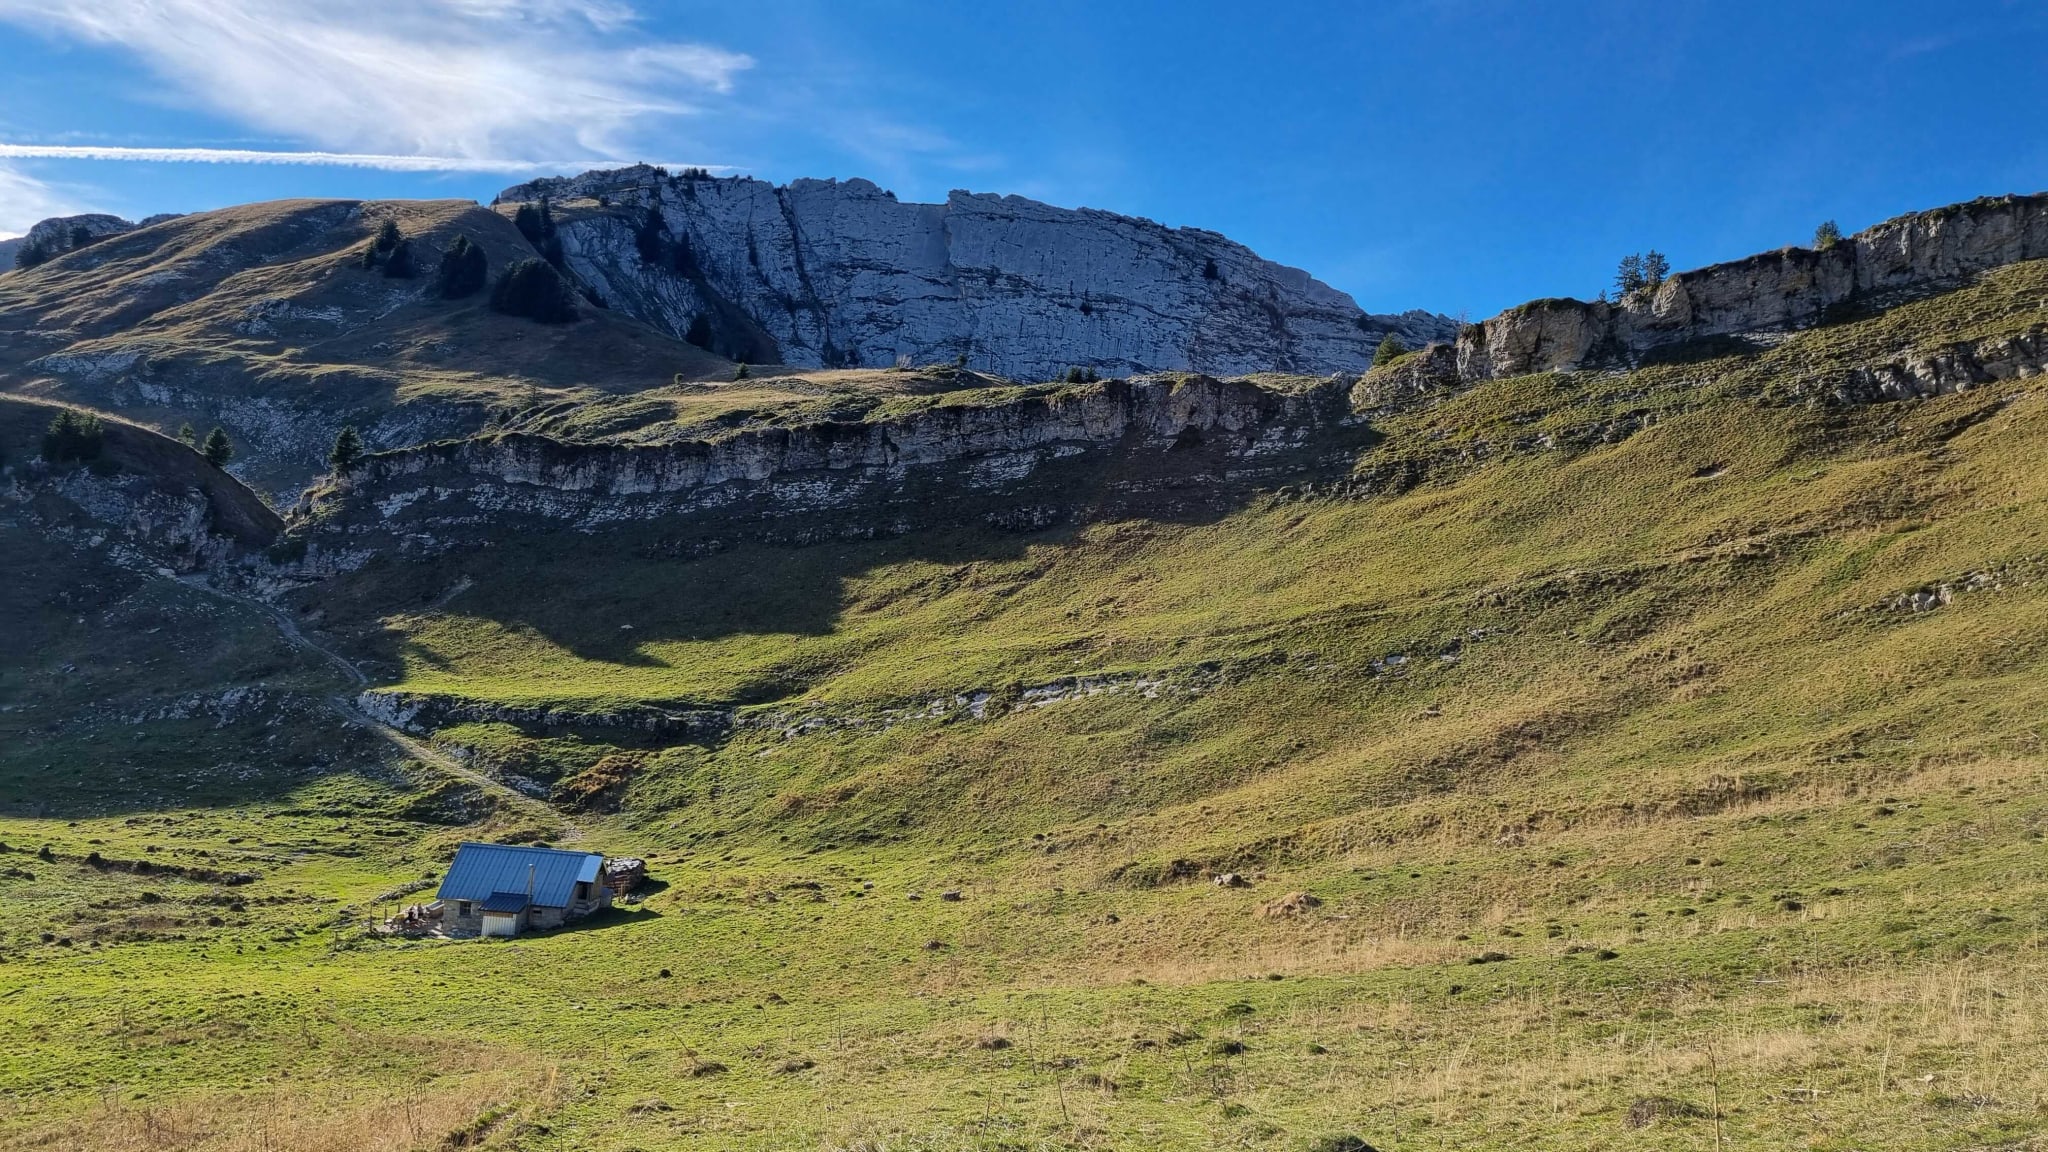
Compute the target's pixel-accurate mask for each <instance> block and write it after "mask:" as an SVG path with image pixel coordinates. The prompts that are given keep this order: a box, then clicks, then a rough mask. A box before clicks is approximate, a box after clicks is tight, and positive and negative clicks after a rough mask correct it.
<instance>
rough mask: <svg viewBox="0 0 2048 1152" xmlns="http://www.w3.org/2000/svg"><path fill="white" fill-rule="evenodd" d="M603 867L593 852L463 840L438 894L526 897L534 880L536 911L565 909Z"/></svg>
mask: <svg viewBox="0 0 2048 1152" xmlns="http://www.w3.org/2000/svg"><path fill="white" fill-rule="evenodd" d="M603 867H604V857H602V856H599V855H597V854H596V853H594V852H564V851H562V850H561V849H559V848H528V847H524V846H522V845H517V844H477V843H474V842H469V841H465V842H464V843H463V844H461V845H460V846H459V847H457V848H456V849H455V862H454V863H452V864H450V865H448V875H447V876H446V877H444V878H442V880H441V889H440V891H438V892H436V893H435V896H437V897H438V898H440V899H442V900H477V901H486V900H489V899H490V898H491V897H492V896H493V895H495V894H497V893H510V892H516V893H518V894H519V895H520V896H521V897H522V898H524V896H525V895H526V891H527V879H528V877H529V876H530V877H531V878H532V882H533V903H534V905H535V906H536V907H540V908H567V907H568V906H569V901H570V900H571V898H573V897H574V895H575V892H576V884H577V882H578V881H584V882H588V881H593V880H596V879H597V873H598V870H599V869H601V868H603Z"/></svg>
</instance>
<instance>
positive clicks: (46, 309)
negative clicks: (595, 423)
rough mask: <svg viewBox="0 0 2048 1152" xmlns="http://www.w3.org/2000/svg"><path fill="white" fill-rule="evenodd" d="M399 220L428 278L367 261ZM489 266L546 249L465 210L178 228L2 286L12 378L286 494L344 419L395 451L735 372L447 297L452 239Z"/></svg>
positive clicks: (2, 337)
mask: <svg viewBox="0 0 2048 1152" xmlns="http://www.w3.org/2000/svg"><path fill="white" fill-rule="evenodd" d="M386 221H391V222H394V223H396V224H397V225H398V226H399V228H400V229H401V231H402V232H403V234H404V235H405V236H406V237H407V238H409V239H410V240H411V241H412V244H413V250H414V261H415V264H416V265H417V267H418V269H419V271H418V274H417V275H416V276H415V277H413V278H410V279H393V278H389V277H387V276H385V275H384V273H383V272H382V271H381V270H379V269H374V268H373V269H365V268H362V267H360V266H359V257H360V255H361V252H362V250H363V249H364V248H365V247H367V246H368V245H369V244H370V243H371V241H372V239H373V238H374V237H375V236H376V235H377V232H378V230H379V229H380V228H381V227H382V226H383V224H384V223H385V222H386ZM458 235H461V236H467V237H469V238H470V240H471V241H472V242H473V243H475V244H478V245H479V246H481V247H482V248H483V250H484V252H485V254H486V256H487V257H488V261H489V267H490V270H491V272H492V273H493V274H495V273H496V272H497V271H499V270H502V269H503V268H506V267H508V266H509V265H510V264H512V263H514V262H516V261H518V260H521V259H527V258H531V257H533V256H535V255H536V253H535V252H534V250H533V248H532V246H531V245H529V244H528V243H527V242H526V240H525V238H524V237H522V236H521V235H520V234H519V232H518V231H517V230H516V229H514V228H513V227H512V225H511V223H510V222H509V221H507V220H506V219H504V218H503V217H501V216H499V215H498V214H496V213H493V212H490V211H487V210H485V209H482V208H479V207H477V206H476V205H475V204H473V203H471V202H469V201H452V200H451V201H369V202H360V201H339V200H292V201H278V202H272V203H264V204H249V205H242V206H239V207H235V208H226V209H221V210H219V211H214V212H201V213H196V214H194V215H190V216H181V217H178V218H176V219H173V220H168V221H165V222H162V223H159V224H155V225H151V226H150V227H147V228H141V229H137V230H136V231H134V232H129V233H124V234H122V235H119V236H115V237H112V238H109V239H107V240H104V241H101V242H99V243H98V244H95V245H93V246H91V247H88V248H84V249H80V250H77V251H74V252H68V253H66V254H64V255H62V256H60V257H58V258H56V259H54V260H52V261H50V262H49V263H47V264H44V265H42V266H40V267H38V268H35V269H33V270H29V271H23V272H17V273H12V274H9V275H8V276H6V277H5V278H0V386H4V387H6V388H8V389H9V390H13V391H21V392H29V393H33V394H38V395H44V396H52V397H58V398H62V399H66V400H70V401H73V402H78V403H85V404H89V405H92V406H96V407H100V408H105V409H108V410H111V411H117V412H120V413H122V414H123V415H126V416H128V417H129V418H131V419H135V420H138V421H141V422H143V423H146V424H149V425H151V426H153V427H155V428H157V429H158V430H159V431H166V432H168V431H175V430H176V429H177V428H178V426H179V425H180V424H181V423H183V422H191V423H193V424H195V425H197V426H198V427H199V428H200V429H201V430H202V431H204V430H205V429H206V428H207V427H209V426H211V425H213V424H216V423H217V424H222V425H224V426H225V427H226V428H227V429H228V431H229V433H230V434H231V435H232V436H233V437H234V438H235V439H236V441H237V442H239V443H240V444H241V445H242V446H243V456H242V461H241V463H240V464H239V465H238V466H237V468H236V471H237V473H238V474H240V475H242V476H244V477H245V478H246V479H248V480H250V481H251V482H252V483H254V484H255V485H256V486H257V487H259V488H261V489H264V490H266V491H270V492H273V493H275V494H277V495H279V496H281V497H289V496H290V495H293V494H296V492H297V490H298V488H299V487H302V486H303V485H304V484H305V482H306V481H307V480H308V479H310V478H311V477H312V476H314V475H316V474H317V473H318V472H320V471H322V470H323V468H322V465H323V462H324V454H325V446H326V445H327V444H329V443H331V442H332V440H333V437H334V434H335V432H336V431H337V430H338V429H339V428H340V426H341V425H342V424H343V423H349V422H353V423H355V424H357V425H359V426H361V427H362V428H364V429H365V430H366V431H367V432H369V434H370V435H371V437H372V440H373V443H375V444H377V445H379V446H386V447H389V446H396V445H398V444H404V443H413V442H416V441H417V440H419V439H422V438H433V437H435V436H443V435H456V434H461V433H464V432H468V431H473V430H474V429H476V428H477V427H480V426H481V425H482V424H483V423H484V422H485V420H487V419H489V418H490V417H491V416H492V414H493V413H497V412H503V411H506V410H516V409H523V408H531V407H535V406H538V405H540V404H542V403H547V402H561V401H564V400H588V399H591V398H595V397H598V396H602V395H605V394H610V393H618V392H632V391H638V390H643V389H649V388H657V387H663V386H666V385H668V384H669V383H670V382H671V381H672V380H674V379H675V378H676V377H677V376H679V375H680V376H681V377H683V378H685V379H689V378H695V377H699V376H706V375H708V376H711V377H713V378H724V377H725V376H727V375H729V374H730V373H731V370H732V369H731V366H730V365H729V364H727V363H726V362H725V361H723V360H721V359H719V358H717V357H715V356H711V355H710V354H708V353H705V352H702V351H700V350H699V349H696V348H693V347H691V346H690V345H687V344H684V343H681V342H680V341H676V340H671V339H669V338H668V337H666V336H663V335H661V334H660V333H657V332H655V331H653V330H652V329H649V328H647V327H645V326H644V325H640V324H637V323H635V322H633V321H630V320H626V319H623V318H621V317H619V316H616V315H614V314H612V313H610V312H607V311H604V310H602V309H598V308H593V307H589V306H586V307H584V308H583V309H582V312H583V317H582V319H580V320H578V321H577V322H576V323H573V324H563V325H539V324H534V323H532V322H530V321H526V320H521V319H516V318H513V317H509V316H503V315H500V314H498V313H495V312H493V311H491V310H490V308H489V307H488V303H487V300H488V295H489V293H488V290H486V291H483V292H479V293H477V294H476V295H473V296H469V297H467V298H465V299H461V300H452V301H451V300H442V299H440V298H439V296H438V295H437V293H436V291H435V287H434V285H435V279H434V277H435V270H436V268H437V267H438V263H439V260H440V255H441V252H442V251H443V249H445V248H446V247H447V246H448V245H449V244H451V243H453V242H454V239H455V237H456V236H458Z"/></svg>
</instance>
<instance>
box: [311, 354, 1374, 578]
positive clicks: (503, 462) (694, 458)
mask: <svg viewBox="0 0 2048 1152" xmlns="http://www.w3.org/2000/svg"><path fill="white" fill-rule="evenodd" d="M1345 393H1346V389H1345V386H1344V385H1343V384H1341V383H1338V382H1331V383H1328V384H1324V385H1318V386H1316V387H1312V388H1309V389H1306V390H1302V391H1292V392H1283V391H1276V390H1270V389H1266V388H1261V387H1258V386H1256V385H1253V384H1250V383H1246V382H1242V381H1219V380H1215V379H1211V378H1209V377H1204V376H1194V377H1180V378H1166V377H1154V378H1147V379H1138V380H1113V381H1106V382H1103V383H1100V384H1091V385H1077V386H1066V387H1043V388H1038V389H1033V390H1028V391H1025V392H1023V393H1022V394H1021V395H1019V396H1018V397H1016V398H1014V399H1011V400H1009V401H1007V402H1002V403H983V404H976V405H967V404H946V403H938V404H935V405H933V406H931V407H928V408H925V409H922V410H920V411H916V412H913V413H910V414H908V415H903V416H898V417H895V418H892V419H887V420H879V421H873V422H859V423H836V422H826V423H818V424H808V425H802V426H797V427H791V428H771V429H759V430H749V431H745V432H740V433H736V434H734V435H732V436H729V437H726V438H724V439H718V440H699V441H690V442H686V443H678V444H664V445H624V444H566V443H563V442H561V441H557V440H553V439H549V438H547V437H543V436H534V435H526V434H507V435H502V436H495V437H485V438H475V439H469V440H460V441H451V442H447V443H441V444H429V445H424V446H421V447H417V448H408V449H403V450H400V451H396V452H386V453H380V454H377V455H374V456H371V457H368V458H366V459H365V460H364V461H363V462H362V463H360V464H359V465H357V466H356V467H355V468H354V469H352V470H350V472H349V473H348V475H347V477H346V478H345V479H344V480H343V481H342V482H341V483H340V484H339V485H337V486H335V487H333V488H330V489H328V490H326V491H324V492H322V493H319V494H318V495H317V496H316V497H315V498H314V500H313V501H312V502H311V503H310V504H309V505H308V506H307V507H306V508H305V509H303V515H302V516H301V517H300V518H299V524H300V531H301V532H302V533H303V534H304V535H305V536H306V538H307V539H309V541H310V542H311V543H312V544H313V545H314V546H315V554H314V556H313V557H312V563H313V564H314V565H315V566H316V567H319V566H326V567H334V568H345V567H349V566H351V565H352V564H353V562H354V558H357V557H367V556H368V555H369V554H371V552H372V551H375V550H380V549H388V548H397V549H398V550H400V551H405V552H417V553H432V552H437V551H442V550H445V549H448V548H452V547H458V546H466V545H472V544H479V543H483V542H486V541H488V540H489V539H491V538H493V537H497V538H502V537H503V535H504V534H505V533H506V532H507V531H516V530H519V529H520V528H522V527H532V528H535V529H543V530H544V529H554V530H559V529H573V530H577V531H583V532H597V531H605V530H611V529H617V528H622V527H631V526H634V525H640V524H656V523H665V524H666V526H667V528H668V529H673V530H674V531H677V532H684V533H687V536H688V541H689V542H682V543H678V544H677V545H676V547H678V548H680V549H683V550H686V551H687V550H692V549H698V548H708V547H716V546H719V545H720V544H721V543H722V542H724V541H730V540H732V539H739V538H748V539H765V540H773V541H777V542H790V543H803V542H808V541H812V540H818V539H826V538H832V537H835V536H870V535H879V534H892V533H897V532H903V531H908V530H910V529H912V528H916V527H925V526H931V525H935V524H941V523H948V522H954V523H958V522H974V521H980V522H986V523H992V524H995V525H998V526H1000V527H1005V528H1024V529H1029V528H1037V527H1043V526H1046V525H1049V524H1053V523H1060V522H1064V521H1066V520H1068V519H1070V518H1071V517H1073V516H1074V515H1076V514H1078V513H1079V512H1080V511H1081V510H1082V509H1083V508H1084V507H1085V508H1087V509H1091V510H1098V511H1099V510H1100V509H1101V508H1102V507H1104V506H1105V503H1106V502H1107V503H1115V502H1117V501H1121V500H1127V499H1140V500H1142V499H1147V498H1157V502H1158V503H1160V504H1161V505H1173V506H1175V507H1176V508H1177V509H1180V510H1185V509H1187V508H1191V507H1194V506H1196V505H1202V504H1205V503H1208V501H1207V498H1206V496H1205V495H1204V493H1205V492H1214V491H1217V490H1220V489H1222V488H1224V487H1228V486H1231V485H1232V484H1233V483H1234V482H1241V481H1249V480H1254V479H1258V478H1263V477H1270V476H1272V475H1274V474H1276V473H1278V472H1280V471H1283V470H1285V469H1287V468H1289V467H1293V466H1304V465H1306V464H1307V463H1308V462H1310V461H1312V460H1313V461H1316V462H1319V463H1327V461H1326V460H1324V459H1323V458H1324V457H1326V456H1332V454H1335V455H1340V456H1341V454H1342V453H1344V452H1345V451H1346V450H1350V451H1354V452H1355V451H1356V447H1357V446H1356V445H1355V444H1353V443H1351V441H1352V440H1353V439H1355V438H1356V435H1355V433H1356V432H1357V431H1358V429H1357V427H1356V421H1355V420H1354V419H1353V418H1352V417H1351V416H1350V413H1349V405H1348V403H1347V400H1346V395H1345ZM1140 457H1142V458H1143V460H1142V465H1141V466H1138V467H1131V468H1127V469H1121V470H1119V467H1118V466H1119V465H1120V464H1123V463H1126V462H1130V461H1132V460H1133V459H1134V458H1140ZM681 539H682V538H681V537H678V540H681Z"/></svg>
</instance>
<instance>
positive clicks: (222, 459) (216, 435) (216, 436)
mask: <svg viewBox="0 0 2048 1152" xmlns="http://www.w3.org/2000/svg"><path fill="white" fill-rule="evenodd" d="M199 454H200V455H201V456H204V457H206V462H207V463H208V464H211V465H213V466H214V467H215V468H225V467H227V463H228V461H230V460H232V459H234V458H235V446H234V445H233V444H230V443H229V442H228V434H227V433H226V432H224V431H222V430H221V429H220V428H219V427H215V428H214V430H213V431H211V432H208V433H207V434H206V442H205V443H203V444H201V445H200V446H199Z"/></svg>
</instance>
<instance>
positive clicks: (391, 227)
mask: <svg viewBox="0 0 2048 1152" xmlns="http://www.w3.org/2000/svg"><path fill="white" fill-rule="evenodd" d="M403 239H405V233H403V232H400V231H399V230H398V221H396V220H386V221H384V226H383V227H382V228H379V229H377V251H379V252H389V251H391V250H392V249H393V248H396V247H398V242H399V241H400V240H403Z"/></svg>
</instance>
